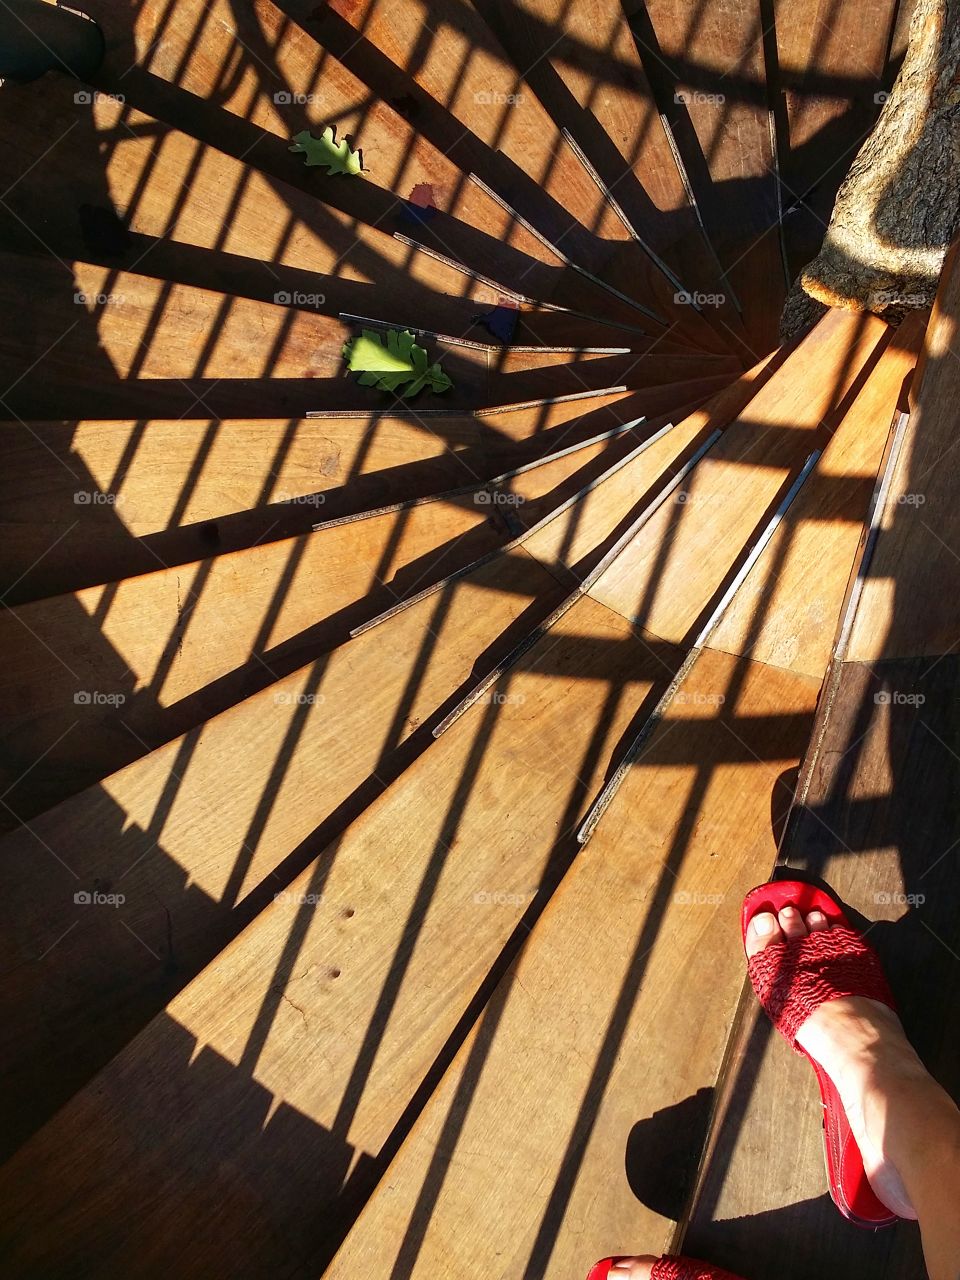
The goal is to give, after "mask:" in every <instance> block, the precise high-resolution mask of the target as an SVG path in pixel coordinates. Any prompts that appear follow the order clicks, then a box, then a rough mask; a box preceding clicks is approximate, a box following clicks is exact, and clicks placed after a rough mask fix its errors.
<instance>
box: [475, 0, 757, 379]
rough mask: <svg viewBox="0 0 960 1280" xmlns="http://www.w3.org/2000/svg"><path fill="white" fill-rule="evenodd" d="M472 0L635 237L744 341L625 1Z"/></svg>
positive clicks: (733, 340)
mask: <svg viewBox="0 0 960 1280" xmlns="http://www.w3.org/2000/svg"><path fill="white" fill-rule="evenodd" d="M474 7H475V8H476V9H477V10H478V12H479V13H480V14H481V15H482V16H483V18H484V19H485V20H486V22H487V23H488V24H489V25H490V27H491V29H492V30H493V31H494V33H495V34H496V35H497V37H498V39H499V40H500V41H501V42H502V44H503V46H504V48H505V49H506V50H507V51H508V52H509V53H510V55H511V58H512V60H513V65H514V66H515V67H516V68H517V70H518V71H519V73H520V75H521V76H523V77H524V80H525V82H526V83H527V84H528V85H529V86H530V88H531V89H532V90H533V91H534V92H535V93H536V94H537V97H538V98H539V100H540V102H541V103H542V104H543V106H544V108H545V109H546V110H547V111H548V112H549V114H550V117H551V119H552V120H553V121H555V123H556V124H558V125H559V126H560V127H561V129H562V131H563V137H564V139H565V140H566V141H567V143H568V145H569V146H571V147H573V148H574V149H576V150H577V153H578V154H579V155H581V157H582V160H583V163H584V164H585V165H586V166H587V167H588V169H589V170H590V171H591V172H592V173H593V174H594V176H595V181H596V182H597V183H598V185H599V186H600V188H601V190H602V191H603V192H604V194H605V197H606V199H607V201H608V203H609V204H610V206H611V207H612V208H613V209H614V211H615V212H616V213H617V214H618V216H619V217H620V218H621V220H622V221H623V222H624V224H625V226H626V227H627V229H628V231H629V232H630V235H631V237H633V238H634V239H636V240H637V241H638V242H639V243H641V244H642V245H643V246H644V248H645V249H646V251H647V253H648V254H649V255H650V256H651V257H652V258H653V259H654V260H655V261H657V262H659V263H661V264H662V266H663V269H664V272H665V274H667V275H668V277H669V278H670V279H672V280H673V282H674V284H675V286H676V288H677V289H678V290H680V291H684V290H686V291H687V292H688V293H691V294H693V293H701V294H704V295H710V297H711V300H712V306H713V308H714V311H713V315H714V316H715V319H714V325H715V327H716V328H717V329H718V331H719V332H720V334H721V336H722V337H723V339H724V340H725V341H726V342H727V343H728V344H732V345H733V346H734V347H736V348H737V349H739V348H738V347H737V344H738V343H739V341H740V339H742V338H743V337H744V336H745V335H744V333H743V329H742V324H741V321H740V318H739V314H738V312H737V310H736V308H735V306H734V305H733V301H732V299H731V298H729V297H728V295H727V290H726V286H725V283H724V281H723V277H722V273H721V272H720V269H719V263H718V261H717V258H716V255H715V253H714V252H713V249H712V246H710V245H709V244H708V242H707V239H706V236H705V234H704V231H703V227H702V225H701V224H700V223H699V222H698V220H697V217H696V211H695V209H694V208H693V206H692V204H691V203H690V199H689V194H688V191H687V188H686V185H685V175H684V174H683V173H682V172H681V170H680V168H679V163H678V156H677V153H676V151H675V150H674V148H673V147H671V145H670V140H669V138H668V136H667V133H666V131H665V130H664V127H663V122H662V120H661V118H660V116H659V115H658V114H657V110H656V103H655V102H654V99H653V94H652V92H651V89H650V85H649V82H648V80H647V77H646V75H645V74H644V71H643V66H642V64H641V62H640V59H639V57H638V55H637V49H636V45H635V43H634V40H633V36H632V34H631V32H630V28H629V26H628V25H627V22H626V19H625V17H624V14H623V10H622V9H621V8H620V6H619V5H618V4H614V3H610V0H597V3H595V4H594V5H592V6H591V8H590V10H589V11H587V10H584V9H577V8H574V9H568V8H567V7H565V6H563V5H562V4H560V3H558V2H557V0H526V3H523V4H515V3H512V2H508V0H474ZM600 86H602V89H601V87H600ZM693 282H695V287H694V284H693ZM751 363H752V362H751Z"/></svg>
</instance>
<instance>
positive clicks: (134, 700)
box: [0, 427, 680, 829]
mask: <svg viewBox="0 0 960 1280" xmlns="http://www.w3.org/2000/svg"><path fill="white" fill-rule="evenodd" d="M653 429H654V428H653V427H651V428H646V427H641V428H638V429H637V432H636V434H635V435H634V434H633V433H628V434H627V435H625V436H621V437H615V438H614V439H611V440H606V441H602V442H599V443H597V444H593V445H590V446H587V447H585V448H580V449H576V450H574V451H572V452H566V453H563V454H562V455H561V456H560V457H557V458H554V459H552V460H544V461H541V462H540V463H539V464H538V465H535V466H533V467H532V468H531V469H530V470H527V471H525V472H523V473H522V474H521V475H518V476H516V477H514V478H512V479H511V480H510V481H508V482H506V483H505V484H503V485H501V486H495V487H493V488H492V489H491V490H485V489H474V490H473V491H472V492H468V493H466V494H462V495H459V496H450V497H448V498H446V499H442V500H439V501H435V502H428V503H425V504H423V505H419V506H413V507H406V508H402V509H400V510H393V511H391V510H387V511H385V512H384V513H383V514H379V515H373V516H371V517H370V518H368V519H357V520H351V521H349V522H347V523H343V524H333V525H328V526H326V527H321V528H319V529H317V530H316V531H315V532H310V531H309V525H307V526H306V531H305V532H304V533H302V534H300V535H299V536H296V537H292V538H286V539H279V540H277V541H271V542H268V543H267V544H266V545H263V546H254V547H250V548H247V549H246V550H242V551H237V552H233V553H232V554H221V555H218V556H208V557H205V558H204V559H203V560H202V561H199V562H196V563H193V564H182V565H177V566H175V567H174V568H161V569H157V570H155V571H154V572H152V573H148V574H142V575H140V576H138V577H134V578H127V579H124V580H122V581H119V582H113V583H109V584H107V585H105V586H97V587H91V588H88V589H86V590H84V591H79V592H76V593H71V594H66V595H61V596H57V597H54V598H52V599H49V600H41V601H36V602H34V603H32V604H28V605H22V606H20V607H19V608H16V609H11V610H9V611H7V612H6V613H5V614H3V615H0V650H3V651H4V652H7V653H9V655H10V656H9V661H8V662H7V663H6V664H5V666H4V669H3V672H2V673H0V699H2V700H3V702H4V704H5V705H6V706H8V707H9V708H10V712H9V716H8V719H7V722H6V724H5V726H4V733H3V737H2V742H0V785H2V787H3V791H4V800H5V805H6V809H5V811H4V813H3V814H0V829H9V827H10V826H11V822H12V820H13V817H14V815H17V816H18V817H19V818H21V819H29V818H31V817H33V816H34V815H35V814H37V813H41V812H43V811H44V810H45V809H47V808H50V807H51V806H52V805H53V804H55V803H57V802H58V801H59V800H62V799H63V798H64V797H65V796H68V795H71V794H73V793H75V792H76V791H79V790H82V789H83V788H84V787H87V786H90V785H92V784H93V783H95V782H97V781H99V780H100V779H101V778H103V777H106V776H107V775H108V774H110V773H113V772H114V771H115V770H117V769H119V768H121V767H123V766H124V765H127V764H129V763H130V762H131V761H132V760H135V759H137V758H139V757H140V756H143V755H145V754H146V753H147V752H149V751H150V750H152V749H153V748H155V747H158V746H160V745H161V744H162V743H164V742H167V741H169V740H170V739H171V738H175V737H178V736H180V735H181V734H183V733H186V732H188V731H189V730H191V729H193V728H194V727H195V726H197V725H199V724H201V723H203V722H204V721H206V720H208V719H209V718H210V717H212V716H214V715H216V714H217V713H219V712H220V711H223V710H225V709H226V708H227V707H229V706H230V705H232V704H233V703H234V702H237V701H239V700H240V699H242V698H245V697H248V696H249V695H250V694H251V693H254V692H256V691H257V690H259V689H261V688H264V687H265V686H266V685H268V684H269V683H271V682H273V681H276V680H278V679H280V678H281V677H283V676H286V675H288V674H290V673H291V672H292V671H295V670H297V669H298V668H301V667H303V665H304V664H305V663H306V662H308V661H311V660H314V659H316V658H318V657H319V655H320V654H322V653H325V652H328V651H329V650H331V649H333V648H335V647H336V646H337V645H339V644H343V643H345V642H346V641H347V640H349V638H350V633H351V628H353V627H356V626H359V625H361V624H362V623H365V622H368V621H370V620H371V619H372V618H374V617H376V616H378V615H379V614H382V613H383V611H384V610H386V609H389V608H391V607H393V605H394V604H395V603H396V602H397V601H398V600H400V599H403V598H408V597H409V596H411V595H412V594H413V593H414V592H415V591H417V590H418V589H422V588H423V587H426V586H428V585H430V584H431V583H433V582H436V581H438V580H440V579H442V578H444V577H445V576H446V575H448V574H452V573H455V572H457V571H463V570H464V569H465V568H466V567H467V566H469V565H470V564H472V563H474V562H475V561H477V560H479V559H480V558H481V557H483V556H489V555H491V554H493V553H495V552H496V551H497V549H498V548H500V547H504V546H505V545H507V544H508V543H510V542H511V541H512V540H513V539H515V538H516V537H517V535H518V534H519V533H521V532H522V531H523V529H524V528H525V527H532V526H533V525H535V524H537V523H538V522H539V521H540V520H542V519H544V518H545V517H546V516H548V515H550V514H551V513H552V512H553V511H554V510H555V509H556V508H557V507H558V506H559V505H560V504H561V503H564V502H569V500H570V499H571V498H573V497H574V496H575V495H576V494H577V493H578V492H579V491H580V489H582V488H583V487H584V486H586V485H588V484H590V483H591V482H596V481H597V480H598V479H599V477H601V476H602V475H603V474H604V473H605V471H606V469H607V468H609V467H611V466H613V465H614V463H616V462H617V461H619V460H620V459H622V458H625V457H626V456H627V455H628V454H629V452H630V451H631V450H633V449H635V448H636V447H637V445H638V444H639V443H640V442H641V441H642V440H643V439H644V437H645V435H648V434H652V432H653ZM541 438H545V437H541ZM679 447H680V446H679V445H678V444H674V442H673V441H672V440H670V441H667V440H664V441H661V442H659V443H658V444H657V445H654V446H653V447H652V448H651V449H650V450H649V451H648V453H647V454H644V455H641V457H640V458H638V459H637V460H636V463H635V464H633V465H632V466H628V467H626V468H624V470H625V471H627V472H628V473H629V474H630V475H631V476H632V477H633V480H634V483H637V484H640V483H644V482H646V483H647V484H649V483H651V482H652V479H651V478H652V477H653V476H654V475H656V474H657V473H658V472H659V471H660V470H661V469H662V468H663V467H664V466H665V465H667V462H668V460H669V459H670V458H671V457H672V456H673V454H672V453H671V452H670V450H671V448H673V449H676V448H679ZM621 474H622V473H621ZM614 479H615V480H616V479H619V477H614ZM473 483H474V484H476V480H475V479H474V481H473ZM605 489H606V484H597V487H596V488H595V489H594V490H593V493H592V496H596V495H599V494H601V493H603V492H604V491H605ZM319 496H320V497H321V498H322V495H319ZM494 497H495V498H496V499H498V501H497V502H494ZM481 499H483V500H482V501H481ZM501 499H502V503H501V502H500V501H499V500H501ZM304 509H305V511H306V512H308V513H310V512H312V515H313V517H314V518H316V517H320V519H321V520H322V519H323V517H324V515H325V508H324V506H323V505H322V503H321V504H318V505H312V504H310V503H307V504H305V507H304ZM576 511H577V506H576V505H575V506H573V507H572V508H571V515H572V514H573V513H575V512H576ZM506 513H509V514H506ZM590 517H591V513H590V512H587V513H586V515H585V518H586V523H587V525H589V524H590V523H591V519H590ZM561 519H562V518H561ZM556 523H558V524H559V523H561V520H558V521H557V522H556ZM564 523H566V522H565V521H564ZM547 527H548V528H549V527H550V526H547ZM603 533H604V529H603V528H602V527H601V528H600V529H598V530H597V531H596V532H595V533H594V534H593V535H592V541H591V542H590V545H591V546H595V545H598V544H599V542H600V541H601V539H602V537H603ZM589 537H590V535H589V534H588V533H587V532H586V527H585V528H584V538H585V539H587V538H589ZM78 698H80V699H81V703H80V706H79V709H78V704H77V699H78ZM78 730H79V732H78Z"/></svg>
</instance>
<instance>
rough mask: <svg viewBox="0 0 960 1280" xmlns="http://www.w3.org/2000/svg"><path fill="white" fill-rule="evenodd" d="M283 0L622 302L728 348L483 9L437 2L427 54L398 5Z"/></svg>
mask: <svg viewBox="0 0 960 1280" xmlns="http://www.w3.org/2000/svg"><path fill="white" fill-rule="evenodd" d="M280 4H281V7H282V8H283V9H284V11H285V12H287V13H290V14H292V15H294V16H295V17H296V18H297V20H299V21H302V22H303V25H304V26H305V27H306V29H307V30H309V31H310V32H311V34H313V35H315V36H316V38H317V39H318V40H319V41H320V43H321V44H322V45H323V47H324V48H325V49H327V50H328V51H329V52H331V53H333V54H336V55H337V56H338V57H340V58H341V59H342V60H343V61H344V62H346V63H347V65H348V66H349V67H350V69H351V70H353V71H355V72H356V73H357V75H358V76H359V77H360V78H361V79H363V80H364V81H365V82H366V83H367V84H368V85H370V86H371V88H373V89H375V90H376V91H378V92H380V93H381V94H382V95H383V96H384V97H388V96H391V95H393V96H398V95H402V96H404V97H407V98H412V99H413V100H414V101H415V103H416V119H417V124H418V127H419V128H420V129H422V130H423V131H424V132H425V133H427V134H428V136H430V137H431V138H432V139H433V140H434V141H435V142H436V143H437V145H441V146H444V147H445V148H446V149H447V150H448V153H449V154H451V155H453V156H454V158H455V159H456V161H457V163H458V164H459V165H460V167H461V168H462V169H463V171H464V172H466V173H469V174H470V175H471V177H472V178H473V180H474V181H475V182H478V183H480V184H481V185H482V186H483V187H484V189H485V190H487V191H488V192H489V193H491V194H494V195H495V196H496V198H497V200H498V201H499V202H500V203H501V204H502V207H503V208H504V210H505V211H507V212H508V213H509V214H510V216H511V218H512V219H515V220H518V221H520V222H521V223H522V224H523V225H526V226H528V227H529V228H531V229H532V230H533V231H534V232H535V234H537V235H538V236H539V237H541V238H542V239H543V241H544V242H545V243H546V244H549V245H551V246H552V247H553V249H554V251H555V252H557V253H559V254H561V255H562V256H563V257H564V259H566V260H569V261H570V262H571V263H572V264H574V265H576V266H577V267H579V268H581V269H582V270H584V271H586V272H587V273H588V275H589V278H590V279H592V280H594V281H598V282H601V283H603V285H604V286H605V287H606V288H607V289H608V290H609V291H611V292H612V293H613V294H614V295H615V296H616V297H619V298H621V299H626V298H628V297H629V298H630V299H634V300H635V301H636V303H637V304H638V305H639V306H640V307H641V309H642V312H643V314H645V315H647V316H652V317H653V318H654V319H658V318H659V319H660V320H664V321H666V322H668V323H670V324H675V325H676V326H677V332H678V333H683V334H685V335H686V336H687V337H689V338H690V340H691V341H694V342H696V343H697V344H698V345H701V346H705V348H706V349H708V350H711V351H719V352H722V351H725V350H729V347H728V346H727V344H726V343H725V342H724V341H723V339H722V338H721V339H719V340H718V339H717V337H716V334H715V331H713V330H712V329H711V327H710V326H709V324H707V323H705V322H704V321H703V320H702V319H701V318H700V317H699V316H698V315H697V313H696V311H695V309H694V308H691V307H689V306H683V305H680V306H678V305H677V303H676V300H675V296H674V295H675V294H676V292H677V290H676V285H675V284H674V283H672V282H671V281H670V280H669V279H668V278H667V277H666V275H665V274H664V273H663V272H662V271H661V270H660V269H659V268H658V267H657V266H656V265H655V264H654V263H653V261H652V259H650V258H649V257H648V256H647V255H646V254H645V253H644V252H643V251H642V249H641V248H640V246H639V245H638V244H637V242H636V241H634V240H632V239H631V238H630V237H629V234H628V232H627V229H626V228H625V226H624V225H623V223H622V221H621V220H620V219H619V218H618V217H617V215H616V214H615V213H614V212H613V210H612V209H611V208H610V206H609V204H608V202H607V201H606V199H605V198H604V194H603V192H601V191H600V190H599V188H598V186H597V184H596V182H595V181H594V180H593V178H592V176H591V175H590V173H589V172H588V170H587V168H586V167H585V166H584V165H583V164H582V163H581V162H580V160H579V158H578V156H577V154H576V153H575V151H574V150H572V149H571V148H570V147H569V146H568V145H567V144H566V142H565V140H564V139H563V136H562V134H561V133H560V132H559V130H558V128H557V126H556V125H555V124H554V123H553V122H552V121H551V119H550V116H549V115H548V114H547V113H546V112H545V111H544V110H543V109H542V107H541V106H540V104H539V103H538V102H537V101H536V99H535V98H534V97H533V95H532V94H528V93H524V92H522V91H521V84H520V83H518V78H517V75H516V72H515V71H514V70H513V68H512V67H511V66H510V62H509V59H508V57H507V55H506V53H505V52H504V50H503V49H502V47H501V46H500V44H499V42H498V41H497V40H496V38H495V36H494V35H493V33H492V32H491V30H490V28H489V27H487V26H486V25H485V24H484V22H483V21H482V19H481V18H480V15H479V14H477V13H476V12H474V11H473V10H472V9H470V8H468V7H466V6H463V5H453V4H450V3H449V0H440V2H437V0H435V2H434V3H432V4H431V5H430V7H429V10H428V12H429V14H430V19H429V20H430V23H431V29H432V30H434V31H436V32H437V34H436V35H435V36H434V38H433V39H432V40H431V42H430V48H429V49H427V50H418V49H417V48H416V45H415V41H416V31H417V28H416V26H415V25H411V24H409V23H406V22H404V19H403V13H402V11H401V8H400V6H399V5H394V4H393V3H392V0H391V4H390V5H388V6H386V7H385V6H384V5H382V4H378V5H376V6H370V5H362V4H355V3H350V4H339V5H333V4H330V5H327V6H325V7H323V8H319V9H318V8H316V7H310V6H308V5H307V4H305V3H303V0H280ZM408 33H409V34H408ZM418 90H419V92H418ZM488 104H489V105H488ZM553 300H554V301H557V300H558V299H556V298H554V299H553ZM617 314H618V315H619V314H621V312H618V313H617Z"/></svg>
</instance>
